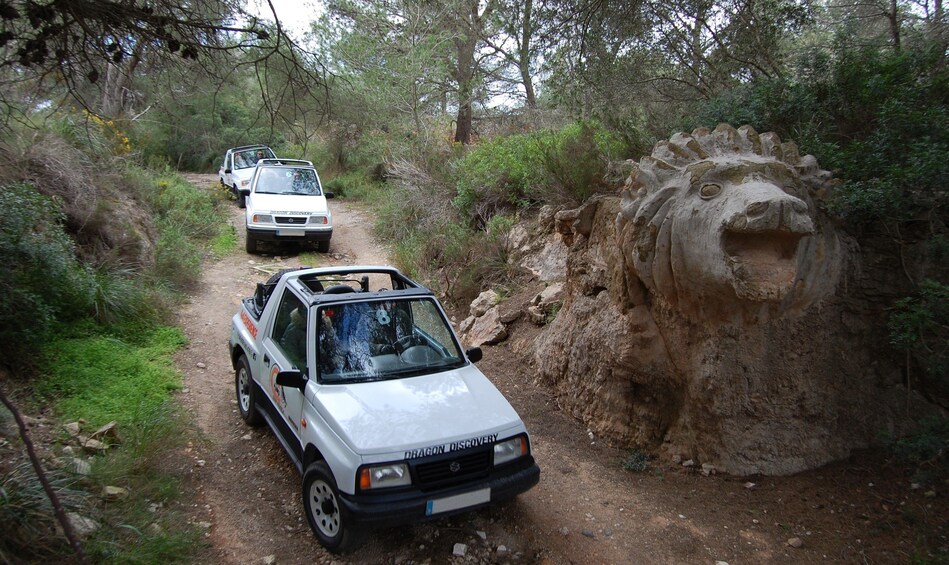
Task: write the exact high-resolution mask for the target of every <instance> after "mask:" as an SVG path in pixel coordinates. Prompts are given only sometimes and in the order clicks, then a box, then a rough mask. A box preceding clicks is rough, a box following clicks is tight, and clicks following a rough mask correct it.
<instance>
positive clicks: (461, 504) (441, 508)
mask: <svg viewBox="0 0 949 565" xmlns="http://www.w3.org/2000/svg"><path fill="white" fill-rule="evenodd" d="M485 502H491V489H490V488H483V489H481V490H475V491H471V492H466V493H463V494H456V495H455V496H448V497H445V498H436V499H434V500H429V501H428V503H427V504H426V505H425V515H426V516H431V515H432V514H440V513H442V512H450V511H452V510H458V509H459V508H467V507H469V506H475V505H476V504H484V503H485Z"/></svg>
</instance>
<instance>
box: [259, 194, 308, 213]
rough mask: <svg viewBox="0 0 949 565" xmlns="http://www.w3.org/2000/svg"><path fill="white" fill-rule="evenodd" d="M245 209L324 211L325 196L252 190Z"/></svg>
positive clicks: (262, 210) (260, 210)
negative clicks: (266, 192)
mask: <svg viewBox="0 0 949 565" xmlns="http://www.w3.org/2000/svg"><path fill="white" fill-rule="evenodd" d="M250 198H251V201H250V204H249V205H248V207H247V209H248V211H250V209H251V208H253V211H254V212H266V213H270V212H312V213H315V214H320V213H324V214H325V213H326V210H327V207H326V197H325V196H323V195H322V194H320V195H312V194H264V193H260V192H254V193H252V194H251V196H250Z"/></svg>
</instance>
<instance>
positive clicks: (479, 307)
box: [469, 290, 501, 318]
mask: <svg viewBox="0 0 949 565" xmlns="http://www.w3.org/2000/svg"><path fill="white" fill-rule="evenodd" d="M500 301H501V297H500V296H499V295H498V293H497V292H495V291H493V290H486V291H484V292H482V293H481V294H479V295H478V298H475V299H474V300H473V301H472V302H471V306H470V307H469V312H470V313H471V315H472V316H474V317H475V318H478V317H480V316H483V315H484V314H485V313H486V312H487V311H488V310H489V309H491V308H492V307H493V306H494V305H496V304H497V303H498V302H500Z"/></svg>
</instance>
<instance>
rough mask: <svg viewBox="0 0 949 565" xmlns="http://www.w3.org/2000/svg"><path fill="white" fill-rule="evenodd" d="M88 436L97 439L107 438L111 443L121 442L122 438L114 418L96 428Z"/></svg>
mask: <svg viewBox="0 0 949 565" xmlns="http://www.w3.org/2000/svg"><path fill="white" fill-rule="evenodd" d="M89 437H90V438H91V439H95V440H99V441H104V440H106V439H108V440H110V441H111V443H122V438H121V437H119V430H118V424H117V423H116V422H115V421H114V420H113V421H112V422H109V423H108V424H106V425H104V426H102V427H101V428H99V429H98V430H96V431H95V432H94V433H93V434H92V435H91V436H89Z"/></svg>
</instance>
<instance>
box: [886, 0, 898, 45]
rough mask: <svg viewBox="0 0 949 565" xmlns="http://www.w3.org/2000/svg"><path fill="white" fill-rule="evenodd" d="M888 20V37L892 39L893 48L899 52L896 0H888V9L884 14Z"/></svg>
mask: <svg viewBox="0 0 949 565" xmlns="http://www.w3.org/2000/svg"><path fill="white" fill-rule="evenodd" d="M886 18H887V19H888V20H889V21H890V37H891V39H892V40H893V50H894V51H896V52H897V53H899V52H900V14H899V12H898V11H897V5H896V0H890V10H889V11H888V12H887V14H886Z"/></svg>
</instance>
